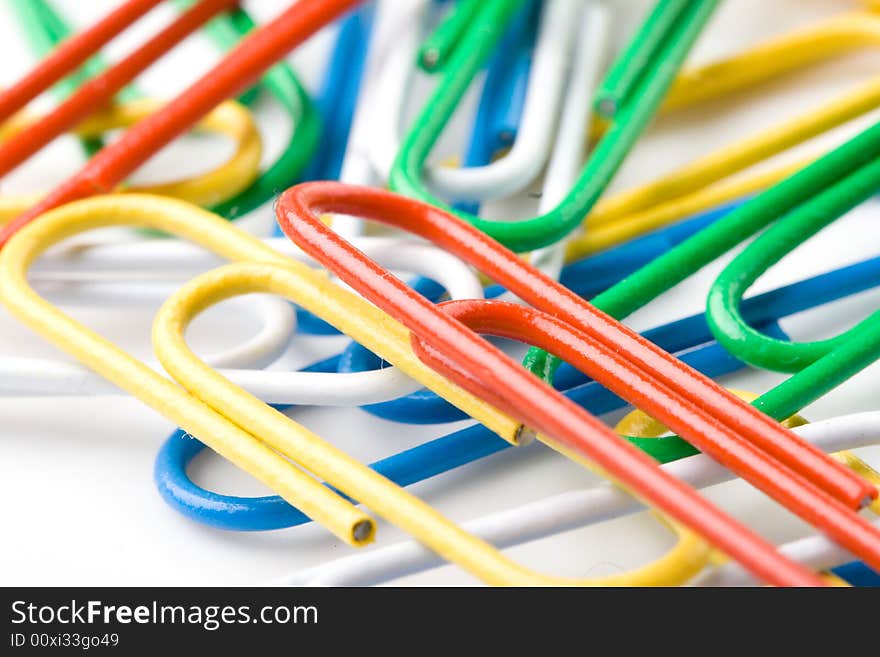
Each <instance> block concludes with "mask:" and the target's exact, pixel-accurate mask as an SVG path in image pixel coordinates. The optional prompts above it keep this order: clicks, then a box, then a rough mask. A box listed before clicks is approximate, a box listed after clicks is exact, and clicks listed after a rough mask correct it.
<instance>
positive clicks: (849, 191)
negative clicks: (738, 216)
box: [706, 160, 880, 380]
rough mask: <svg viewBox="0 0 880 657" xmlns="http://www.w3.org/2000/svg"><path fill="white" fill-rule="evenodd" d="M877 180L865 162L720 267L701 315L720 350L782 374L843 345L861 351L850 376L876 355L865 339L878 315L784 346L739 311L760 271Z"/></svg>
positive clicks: (878, 163) (879, 164) (816, 372)
mask: <svg viewBox="0 0 880 657" xmlns="http://www.w3.org/2000/svg"><path fill="white" fill-rule="evenodd" d="M878 175H880V160H873V161H866V162H862V163H861V166H859V167H857V168H855V169H854V170H851V171H849V172H847V173H846V174H845V175H842V176H840V177H839V178H838V179H837V180H834V181H828V184H827V185H826V186H823V187H821V188H816V189H814V190H812V191H808V192H807V194H805V195H804V196H803V197H802V198H801V203H800V204H799V205H797V206H795V207H793V208H790V209H788V211H787V212H785V211H782V212H780V213H779V214H778V215H777V216H778V219H777V220H776V221H775V222H774V223H773V224H772V225H771V226H770V227H769V228H768V229H767V230H766V231H764V232H763V233H762V234H761V235H759V236H758V237H757V238H756V239H755V240H754V241H753V242H752V243H750V244H749V245H748V246H746V248H745V250H743V251H741V252H740V253H739V254H737V256H736V257H735V258H734V259H733V261H732V262H731V263H730V264H728V265H727V266H726V267H725V268H724V270H723V271H722V272H721V273H720V274H719V275H718V277H717V278H716V279H715V282H714V283H713V285H712V287H711V289H710V291H709V296H708V299H707V302H706V312H707V317H708V319H709V326H710V328H711V329H712V333H713V334H714V335H715V336H716V337H717V339H718V341H719V342H720V343H721V344H722V345H723V346H724V347H725V348H727V349H728V350H729V351H730V352H731V353H733V354H735V355H736V356H737V357H739V358H741V359H742V360H744V361H746V362H748V363H750V364H752V365H755V366H757V367H763V368H765V369H770V370H777V371H782V372H799V371H802V370H804V368H807V367H815V366H817V364H818V363H820V362H821V361H822V359H823V358H826V357H828V356H829V355H831V354H835V356H834V358H835V359H839V358H840V357H841V354H842V353H844V352H843V351H841V348H843V347H844V346H846V347H848V348H852V347H854V346H856V345H859V346H861V347H862V351H861V353H862V358H861V361H858V360H856V361H854V362H853V364H852V366H853V367H854V368H856V369H855V371H858V370H861V369H862V368H864V367H865V366H866V365H868V364H870V363H872V362H873V361H874V360H875V359H876V358H877V357H878V356H880V352H878V351H876V347H872V346H871V342H877V339H876V338H875V339H874V340H873V341H872V340H871V339H870V337H871V336H872V335H876V336H877V338H880V312H876V313H873V314H872V315H871V316H869V317H868V318H867V319H865V320H863V321H862V322H860V323H859V324H858V325H856V326H854V327H853V328H851V329H849V330H848V331H845V332H843V333H841V334H840V335H838V336H836V337H834V338H830V339H826V340H820V341H815V342H790V341H783V340H778V339H775V338H771V337H769V336H766V335H763V334H762V333H760V332H759V331H756V330H755V329H753V328H752V327H751V326H749V325H748V323H747V322H746V320H745V318H744V317H743V316H742V312H741V310H740V304H741V300H742V297H743V294H744V293H745V292H746V290H747V289H748V288H749V287H750V286H751V285H752V284H753V283H754V282H755V281H756V280H757V279H758V277H760V276H761V274H762V273H763V272H764V271H765V270H767V269H768V268H770V267H772V266H773V265H775V264H776V263H777V262H779V261H780V260H781V259H782V258H783V257H785V255H787V254H788V253H790V252H791V251H793V250H794V249H795V248H797V247H798V246H799V245H801V244H802V243H803V242H805V241H806V240H808V239H809V238H810V237H813V236H814V235H815V234H816V233H818V232H819V231H820V230H822V229H823V228H825V227H826V226H828V225H829V224H831V223H833V222H834V221H835V220H837V219H838V218H839V217H840V216H841V215H843V214H845V213H846V212H848V211H849V210H851V209H853V208H854V207H856V206H857V205H858V204H860V203H862V202H864V201H866V200H867V199H869V198H871V197H872V196H874V195H875V194H876V193H877V180H878V178H877V177H878ZM770 221H773V217H771V218H770ZM852 357H853V358H855V355H853V356H852ZM827 373H828V372H827V371H826V374H827ZM812 375H813V376H814V377H815V378H816V379H817V380H821V379H822V378H824V375H823V373H822V370H821V369H819V368H816V369H813V370H812Z"/></svg>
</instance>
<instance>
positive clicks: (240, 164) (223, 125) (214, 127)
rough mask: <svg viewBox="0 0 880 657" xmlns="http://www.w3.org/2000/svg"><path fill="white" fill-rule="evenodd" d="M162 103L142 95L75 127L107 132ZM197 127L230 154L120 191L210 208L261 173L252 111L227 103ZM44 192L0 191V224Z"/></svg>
mask: <svg viewBox="0 0 880 657" xmlns="http://www.w3.org/2000/svg"><path fill="white" fill-rule="evenodd" d="M162 104H163V103H162V102H160V101H158V100H155V99H152V98H145V99H141V100H135V101H131V102H127V103H118V104H114V105H112V106H111V107H109V108H107V109H104V110H101V111H99V112H96V113H95V114H93V115H92V116H90V117H89V118H88V119H86V120H85V121H83V122H82V123H81V124H80V125H79V126H77V128H76V130H75V134H76V135H78V136H80V137H97V136H99V135H101V134H103V133H105V132H107V131H109V130H116V129H119V128H125V127H128V126H131V125H134V124H135V123H137V122H138V121H140V120H141V119H143V118H145V117H147V116H149V115H150V114H153V113H154V112H156V111H157V110H158V109H160V108H161V106H162ZM36 119H37V117H35V116H33V115H30V114H18V115H16V116H15V117H13V118H12V119H10V120H9V121H7V122H6V123H4V124H3V125H2V126H0V141H2V140H4V139H7V138H8V137H10V136H12V135H13V134H15V133H17V132H20V131H21V130H23V129H25V128H26V127H27V126H29V125H30V124H32V123H33V122H34V121H36ZM196 130H198V131H201V132H207V133H215V134H218V135H222V136H224V137H226V138H227V139H229V140H230V141H231V142H232V143H233V144H235V151H234V152H233V154H232V155H231V156H230V158H229V159H228V160H227V161H225V162H223V163H222V164H220V165H218V166H216V167H214V168H213V169H211V170H209V171H206V172H204V173H200V174H197V175H194V176H189V177H186V178H182V179H180V180H176V181H173V182H168V183H160V184H156V185H142V186H135V185H132V186H126V187H125V188H124V189H122V190H120V191H125V192H134V193H144V194H146V193H149V194H159V195H161V196H172V197H174V198H179V199H182V200H185V201H189V202H190V203H195V204H196V205H203V206H212V205H216V204H218V203H221V202H222V201H225V200H226V199H229V198H232V197H233V196H235V195H236V194H238V193H239V192H241V191H243V190H244V189H247V187H248V186H250V184H251V183H252V182H253V181H254V180H255V179H256V178H257V176H258V175H259V172H260V158H261V157H262V150H263V149H262V142H261V140H260V132H259V130H258V129H257V126H256V123H255V122H254V119H253V116H252V115H251V113H250V112H249V111H248V110H247V108H245V107H244V106H243V105H241V104H240V103H236V102H234V101H226V102H225V103H221V104H220V105H218V106H217V107H216V108H214V110H213V111H212V112H211V113H209V114H208V115H207V116H206V117H205V118H204V119H202V121H201V122H200V123H199V124H198V125H197V126H196ZM42 196H43V194H41V193H36V194H0V224H3V223H6V222H8V221H10V220H11V219H14V218H15V217H17V216H18V215H19V214H21V213H22V212H24V211H25V210H27V209H28V208H30V207H32V206H33V205H35V204H36V202H37V201H38V200H39V199H40V197H42Z"/></svg>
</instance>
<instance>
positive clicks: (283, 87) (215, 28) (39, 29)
mask: <svg viewBox="0 0 880 657" xmlns="http://www.w3.org/2000/svg"><path fill="white" fill-rule="evenodd" d="M178 4H180V5H181V6H192V4H193V2H192V1H189V0H179V1H178ZM13 8H14V9H15V10H16V13H17V15H18V16H19V17H20V19H21V21H22V23H23V26H24V27H25V28H26V29H25V31H26V34H27V35H28V36H29V37H30V39H29V40H30V41H31V42H32V43H33V45H34V47H35V49H36V50H37V53H38V54H44V53H45V51H46V50H47V49H50V48H51V47H53V46H55V45H57V44H58V42H59V41H61V39H62V38H64V37H66V36H67V35H69V34H70V28H69V27H68V26H67V25H66V24H65V23H64V21H63V19H62V18H61V17H60V16H59V15H58V14H57V13H56V12H55V11H54V10H53V8H52V6H51V4H50V3H49V2H48V1H47V0H36V1H35V2H29V1H27V0H24V1H22V0H16V2H14V3H13ZM253 27H254V23H253V21H252V19H251V18H250V16H249V15H248V14H247V13H246V12H245V11H244V10H243V9H241V8H240V7H234V8H232V9H230V10H229V11H228V12H225V13H223V14H220V15H219V16H216V17H215V18H213V19H212V20H211V21H209V22H208V23H207V24H206V25H205V28H204V29H205V31H206V33H207V34H208V35H209V36H210V37H211V38H212V40H213V41H215V42H216V43H217V44H218V45H219V46H220V47H222V48H224V49H229V48H232V47H233V46H234V45H235V44H236V43H237V42H238V40H239V39H240V38H241V37H242V36H244V35H245V34H247V32H249V31H250V30H251V29H252V28H253ZM87 64H89V65H91V66H89V72H90V75H96V74H97V73H98V72H99V71H100V69H101V64H100V63H99V62H98V61H96V60H94V59H92V60H88V62H87ZM74 79H76V80H77V81H78V82H80V83H81V82H82V81H84V78H83V76H82V75H81V73H80V72H77V73H75V74H74V76H71V78H69V79H66V80H63V81H62V82H67V83H71V82H74ZM74 88H75V87H74ZM262 88H265V89H267V90H268V91H269V93H271V94H272V96H273V97H274V98H275V99H276V101H277V102H278V103H279V104H280V105H281V106H282V108H283V109H284V110H285V112H286V113H287V115H288V117H289V119H290V122H291V136H290V138H289V140H288V142H287V144H286V145H285V147H284V148H283V149H282V151H281V153H280V154H279V155H278V157H277V158H276V159H275V161H274V162H273V163H272V164H270V165H269V166H268V167H266V169H265V170H263V171H261V172H260V173H259V176H257V177H254V176H236V177H234V178H230V179H227V180H225V181H224V184H223V185H221V186H220V187H219V189H222V192H220V193H218V195H217V196H214V197H209V198H207V199H206V200H205V201H199V200H193V199H191V198H186V199H185V200H190V201H192V202H196V203H198V204H200V205H207V206H209V209H211V210H212V211H213V212H216V213H218V214H221V215H223V216H225V217H227V218H230V219H235V218H237V217H239V216H241V215H244V214H246V213H247V212H249V211H250V210H252V209H254V208H256V207H258V206H260V205H262V204H263V203H264V202H266V201H267V200H269V199H270V198H272V196H273V195H274V194H276V193H277V192H278V191H279V190H281V189H283V188H285V187H287V186H288V185H290V184H292V183H293V182H295V181H296V180H297V178H298V176H299V174H300V173H301V172H302V170H303V169H304V167H305V165H306V164H307V163H308V161H309V160H310V159H311V156H312V154H313V153H314V151H315V148H316V146H317V143H318V136H319V134H320V130H321V128H320V119H319V117H318V115H317V112H316V110H315V107H314V105H313V103H312V102H311V99H310V98H309V97H308V94H306V92H305V90H304V89H303V87H302V85H301V84H300V82H299V80H298V79H297V78H296V75H295V74H294V73H293V71H292V70H291V68H290V67H289V66H287V65H286V64H279V65H276V66H275V67H273V68H272V69H270V70H269V72H268V73H267V74H266V75H265V76H264V78H263V79H262V81H261V83H260V85H259V86H258V87H256V88H255V89H256V90H257V91H259V90H260V89H262ZM65 91H66V92H68V93H67V94H66V95H69V93H72V91H73V90H72V89H70V85H67V86H65ZM130 91H131V89H130V88H125V89H123V90H122V92H121V93H120V95H119V98H120V99H121V100H123V101H127V100H132V99H133V98H130V96H132V95H133V94H131V93H129V94H126V92H130ZM255 99H256V95H255V94H247V95H246V96H243V97H242V102H244V103H246V104H250V103H252V102H253V101H254V100H255ZM141 118H142V117H141ZM100 145H101V144H100V142H99V140H95V139H94V138H89V139H88V141H87V142H86V148H87V152H88V153H89V154H93V153H94V152H96V151H97V150H98V147H100ZM90 146H91V148H90ZM141 191H148V190H141ZM24 209H26V208H22V209H21V210H20V211H19V212H21V211H23V210H24ZM16 214H18V213H16Z"/></svg>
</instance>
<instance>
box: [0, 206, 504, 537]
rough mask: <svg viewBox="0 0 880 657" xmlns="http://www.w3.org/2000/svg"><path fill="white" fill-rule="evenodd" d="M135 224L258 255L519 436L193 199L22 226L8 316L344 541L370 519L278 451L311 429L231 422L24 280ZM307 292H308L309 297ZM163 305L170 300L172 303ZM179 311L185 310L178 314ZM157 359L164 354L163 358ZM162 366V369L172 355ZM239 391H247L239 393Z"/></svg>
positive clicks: (381, 319) (351, 297)
mask: <svg viewBox="0 0 880 657" xmlns="http://www.w3.org/2000/svg"><path fill="white" fill-rule="evenodd" d="M132 224H134V225H141V226H145V227H149V228H153V229H156V230H162V231H165V232H168V233H171V234H176V235H179V236H181V237H184V238H188V239H192V240H193V241H195V242H197V243H199V244H201V245H202V246H204V247H205V248H208V249H210V250H212V251H214V252H216V253H217V254H218V255H221V256H225V257H228V258H232V259H237V260H251V261H253V262H260V263H264V265H263V266H265V267H267V269H268V270H269V271H271V272H272V273H273V276H274V279H277V280H279V281H280V280H284V281H285V282H286V283H287V284H288V286H289V287H290V288H291V290H292V291H291V295H292V296H293V297H294V300H295V301H297V302H299V303H302V304H303V305H305V306H307V307H309V308H310V309H311V310H314V311H318V312H322V313H323V314H324V315H325V316H327V318H328V319H333V321H334V322H337V323H338V324H339V326H340V328H343V329H344V330H345V331H346V332H347V333H349V334H350V335H352V337H355V338H356V339H357V340H358V341H360V342H363V343H364V344H368V345H370V348H371V349H374V350H376V351H377V352H378V353H382V354H383V356H384V357H386V358H388V360H389V361H390V362H393V363H395V364H396V365H398V366H399V367H401V369H402V370H403V371H404V372H406V373H407V374H408V375H410V376H412V377H413V378H415V379H416V380H419V381H421V382H422V383H423V384H425V385H428V386H429V387H431V388H434V389H436V390H438V391H439V392H441V394H443V396H444V397H447V398H449V399H450V400H453V401H455V403H459V404H461V405H462V407H463V408H466V409H467V412H468V413H469V414H471V415H472V416H473V417H475V418H477V419H478V420H480V421H481V422H483V423H485V424H486V425H487V426H490V427H492V429H493V430H494V431H496V432H497V433H498V434H499V435H501V436H503V437H504V438H506V439H508V440H511V441H517V440H519V437H520V435H521V427H520V426H519V424H518V423H517V422H515V421H514V420H511V419H510V418H508V417H507V416H506V415H504V414H501V413H499V412H498V411H496V410H495V409H492V408H491V407H489V406H488V405H487V404H485V403H484V402H482V401H480V400H477V399H475V398H473V397H472V396H471V395H469V394H468V393H466V392H464V391H462V390H461V389H460V388H458V387H457V386H455V385H454V384H451V383H449V382H448V381H446V380H445V379H443V378H442V377H439V376H437V375H436V374H435V373H434V372H432V371H431V370H430V369H429V368H427V367H426V366H424V365H422V364H421V363H420V362H419V361H418V359H417V358H416V357H415V356H414V354H413V353H412V351H411V349H410V347H409V345H408V332H407V331H406V329H405V328H404V327H403V326H402V325H400V324H398V323H397V322H395V321H394V320H393V319H391V318H389V317H387V316H386V315H385V314H384V313H382V312H381V311H379V310H378V309H376V308H375V307H373V306H372V305H371V304H369V303H367V302H366V301H364V300H363V299H361V298H360V297H358V296H357V295H355V294H353V293H350V292H347V291H345V290H343V289H342V288H340V287H338V286H336V285H334V284H332V283H331V282H330V281H329V280H327V278H326V277H325V276H323V275H322V274H319V273H317V272H315V271H313V270H311V269H310V268H309V267H307V266H306V265H303V264H301V263H297V262H296V261H294V260H291V259H289V258H287V257H286V256H283V255H281V254H279V253H278V252H276V251H274V250H272V249H271V248H269V247H267V246H266V245H264V244H263V243H262V242H260V241H259V240H257V239H256V238H254V237H251V236H250V235H248V234H247V233H245V232H243V231H241V230H239V229H237V228H236V227H235V226H233V225H231V224H229V223H227V222H225V221H223V220H221V219H220V218H218V217H216V216H215V215H212V214H210V213H207V212H205V211H202V210H199V209H198V208H196V207H195V206H190V205H187V204H185V203H183V202H180V201H175V200H173V199H166V198H161V197H156V196H144V195H122V196H104V197H100V198H95V199H89V200H83V201H81V202H79V203H73V204H68V205H66V206H65V207H63V208H58V209H56V210H55V211H53V212H51V213H47V215H45V216H43V217H42V218H41V221H39V222H36V223H34V224H33V225H31V226H29V227H28V228H27V229H26V230H23V231H22V232H21V233H20V234H19V235H18V236H17V238H16V239H15V240H14V241H13V242H10V245H9V246H8V247H7V248H5V249H4V250H3V252H2V254H0V270H2V273H0V277H2V279H3V285H2V286H0V288H2V290H0V297H2V301H3V303H4V304H5V305H6V306H7V308H8V309H9V310H10V311H11V312H12V313H13V314H15V315H16V316H18V317H19V318H20V319H22V320H23V321H24V322H26V323H27V324H28V325H29V326H31V327H32V328H33V329H34V330H35V331H37V332H38V333H40V334H41V335H43V336H44V337H46V338H47V339H48V340H50V341H51V342H53V343H55V344H56V345H58V346H59V347H61V348H62V349H65V350H66V351H68V352H70V353H71V354H73V355H74V356H75V357H77V358H78V359H79V360H80V361H81V362H83V363H84V364H86V365H87V366H89V367H91V368H93V369H95V370H96V371H98V372H100V373H101V374H102V375H103V376H105V377H106V378H107V379H108V380H110V381H111V382H112V383H114V384H116V385H117V386H119V387H120V388H122V389H123V390H126V391H128V392H130V393H132V394H134V395H136V396H138V397H139V398H140V399H141V400H143V401H144V402H145V403H147V404H149V405H151V406H153V407H154V408H156V409H157V410H159V411H160V412H161V413H162V414H164V415H165V416H166V417H168V418H169V419H172V420H173V421H174V422H177V423H178V424H180V426H182V427H184V428H185V429H186V430H187V431H190V432H191V433H192V434H193V435H196V436H199V437H200V438H201V439H202V440H204V441H205V442H207V443H208V444H210V445H211V446H212V448H214V449H215V450H217V451H218V452H219V453H220V454H221V455H223V456H225V457H227V458H229V459H230V460H232V461H233V462H234V463H236V464H238V465H239V466H241V467H243V468H244V469H245V470H247V471H248V472H250V473H251V474H253V475H254V476H256V477H257V478H258V479H259V480H260V481H262V482H263V483H265V484H267V485H268V486H270V487H271V488H272V489H273V490H276V491H278V492H279V493H280V494H281V495H282V496H283V497H285V499H288V500H289V501H290V502H291V503H293V504H296V505H297V507H298V508H300V509H302V510H303V511H305V512H306V513H308V514H309V515H310V517H312V518H314V519H315V520H317V521H319V522H321V523H322V524H325V525H326V526H327V527H328V529H330V531H332V532H333V533H334V534H336V535H337V536H338V537H340V538H341V539H342V540H345V541H346V542H348V543H349V544H352V545H360V544H363V543H365V542H369V541H370V540H371V539H372V535H373V524H372V521H371V519H370V518H369V517H368V516H366V514H364V513H363V512H361V511H358V510H357V509H356V508H355V507H354V506H352V505H351V504H350V503H349V502H347V501H346V500H344V499H343V498H342V497H340V496H339V495H338V494H337V493H335V492H333V491H331V490H330V489H329V488H326V487H324V486H322V485H321V484H320V483H319V482H318V481H316V480H315V479H313V478H311V477H310V476H308V475H306V474H303V473H302V471H301V470H299V469H298V468H297V467H295V466H293V465H291V463H290V462H288V461H287V460H285V459H284V458H283V457H282V456H280V455H279V453H278V452H276V451H275V450H276V449H277V450H279V451H280V453H282V454H286V453H289V452H290V451H291V444H293V445H299V444H300V441H302V440H304V439H305V440H306V441H311V438H309V437H308V436H312V434H310V433H309V432H308V431H307V430H305V429H304V428H302V427H300V426H299V425H296V424H295V423H292V422H291V421H290V420H287V419H286V418H284V421H285V422H287V423H289V424H288V425H287V426H286V429H285V432H283V433H284V435H283V436H278V437H277V438H278V440H275V439H274V438H269V437H267V436H263V435H260V438H259V439H258V438H257V437H256V436H255V435H254V434H252V433H250V432H249V431H248V430H247V429H244V428H243V427H242V426H241V425H240V424H239V423H238V422H239V420H238V419H236V420H235V422H232V421H230V419H227V418H226V417H224V416H223V415H222V414H221V413H219V412H217V411H215V410H212V409H211V408H210V407H208V406H207V405H206V404H204V403H203V402H202V401H200V400H199V399H197V398H196V397H194V396H192V395H191V394H188V393H187V392H185V391H184V390H182V389H181V388H180V387H178V386H176V385H175V384H173V383H171V382H170V381H168V380H167V379H165V378H164V377H162V376H160V375H158V374H157V373H155V372H154V371H153V370H152V369H150V368H149V367H147V366H146V365H144V364H143V363H141V362H139V361H137V360H136V359H134V358H132V357H131V356H129V355H128V354H126V353H124V352H123V351H121V350H120V349H119V348H117V347H115V346H114V345H112V344H111V343H109V342H107V341H106V340H104V339H103V338H101V337H99V336H98V335H96V334H94V333H93V332H91V331H89V330H88V329H86V328H85V327H83V326H82V325H80V324H79V323H77V322H76V321H74V320H72V319H71V318H69V317H68V316H66V315H65V314H64V313H62V312H61V311H59V310H57V309H56V308H54V307H53V306H52V305H51V304H49V303H48V302H46V301H45V300H44V299H42V298H41V297H40V296H39V295H38V294H37V293H36V292H35V291H34V290H33V289H32V288H31V287H30V286H29V284H28V283H27V280H26V271H27V269H28V267H29V266H30V264H31V263H32V262H33V261H34V260H35V259H36V258H37V257H38V256H39V255H40V253H42V252H43V251H45V250H46V249H47V248H49V247H50V246H52V245H53V244H55V243H57V242H59V241H61V240H63V239H64V238H66V237H69V236H71V235H73V234H76V233H78V232H83V231H86V230H91V229H94V228H100V227H105V226H110V225H132ZM267 263H276V265H277V266H274V267H272V266H270V265H269V264H267ZM219 271H222V270H219ZM197 280H198V279H197ZM237 289H241V288H239V287H235V286H231V287H226V288H225V292H224V293H225V294H228V295H229V296H236V294H237V293H236V290H237ZM307 296H308V297H309V299H308V300H307V299H306V298H305V297H307ZM213 300H214V301H219V300H220V297H213ZM206 301H210V300H207V299H206ZM163 308H168V304H166V305H165V306H163ZM331 312H333V313H334V317H333V318H330V317H329V314H331ZM165 316H166V318H167V315H165ZM177 319H178V320H180V319H182V317H181V316H180V315H177ZM181 340H182V337H181ZM157 346H158V344H157ZM162 358H163V357H162V356H161V355H160V360H162ZM193 358H196V357H195V356H193ZM181 362H182V361H181ZM164 365H165V366H166V367H167V366H168V363H164ZM221 379H222V377H221ZM222 380H224V381H225V379H222ZM233 387H234V386H233ZM241 394H242V395H247V393H244V392H241ZM248 398H249V399H253V398H252V397H248ZM254 402H255V403H256V404H257V405H258V406H259V407H260V408H264V409H265V410H266V411H268V412H270V413H276V411H273V410H272V409H270V408H269V407H267V406H263V404H262V402H257V400H254ZM279 417H283V416H279ZM258 433H259V432H258ZM304 437H305V438H304ZM315 439H316V440H318V441H319V442H321V441H320V440H319V439H317V438H316V437H315ZM273 441H274V442H273ZM328 447H329V446H328ZM294 451H296V450H294ZM319 451H320V450H319ZM380 508H381V507H380Z"/></svg>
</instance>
